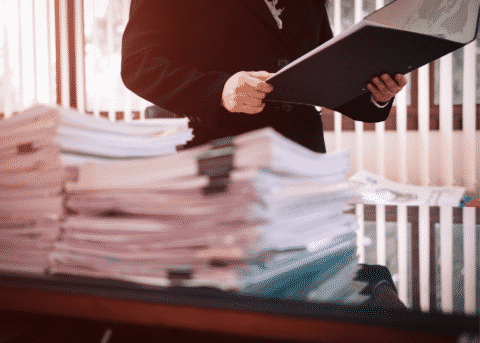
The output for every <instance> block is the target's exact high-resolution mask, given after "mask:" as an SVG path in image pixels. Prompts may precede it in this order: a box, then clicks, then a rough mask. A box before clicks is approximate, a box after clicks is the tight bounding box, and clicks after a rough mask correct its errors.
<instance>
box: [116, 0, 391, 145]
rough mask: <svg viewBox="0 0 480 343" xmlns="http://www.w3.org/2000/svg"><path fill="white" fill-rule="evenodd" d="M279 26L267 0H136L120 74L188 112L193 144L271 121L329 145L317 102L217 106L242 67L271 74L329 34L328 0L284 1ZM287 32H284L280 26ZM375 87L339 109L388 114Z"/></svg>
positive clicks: (144, 92) (302, 139) (373, 118)
mask: <svg viewBox="0 0 480 343" xmlns="http://www.w3.org/2000/svg"><path fill="white" fill-rule="evenodd" d="M282 21H283V25H284V26H283V27H284V29H283V30H279V28H278V26H277V24H276V22H275V20H274V18H273V16H272V14H271V12H270V11H269V9H268V7H267V5H266V4H265V2H264V0H132V2H131V8H130V18H129V22H128V24H127V26H126V29H125V33H124V35H123V41H122V79H123V82H124V83H125V85H126V86H127V87H128V88H129V89H130V90H132V91H133V92H134V93H136V94H138V95H139V96H141V97H142V98H144V99H146V100H148V101H150V102H152V103H154V104H155V105H158V106H160V107H163V108H166V109H167V110H170V111H172V112H174V113H176V114H178V115H181V116H187V117H189V118H190V119H191V123H192V126H193V128H194V134H195V139H194V140H193V141H192V142H190V143H189V145H188V146H189V147H190V146H195V145H199V144H204V143H206V142H208V141H210V140H212V139H215V138H220V137H225V136H231V135H238V134H241V133H244V132H247V131H251V130H255V129H259V128H262V127H266V126H271V127H273V128H274V129H275V130H276V131H278V132H280V133H281V134H283V135H284V136H286V137H288V138H290V139H292V140H294V141H296V142H298V143H300V144H302V145H303V146H305V147H307V148H309V149H311V150H313V151H316V152H325V142H324V138H323V128H322V119H321V116H320V115H319V113H318V112H317V111H316V109H315V108H314V107H312V106H305V105H292V104H284V105H282V104H279V103H266V106H265V108H264V110H263V111H262V112H261V113H259V114H256V115H249V114H244V113H230V112H228V111H227V110H225V109H224V108H223V107H221V106H220V100H221V95H222V91H223V87H224V85H225V83H226V81H227V80H228V79H229V78H230V76H232V75H233V74H235V73H237V72H239V71H260V70H265V71H268V72H271V73H274V72H276V71H278V70H279V69H281V68H282V67H283V66H284V65H285V64H286V63H289V62H291V61H293V60H295V59H296V58H298V57H300V56H302V55H304V54H305V53H307V52H309V51H310V50H312V49H314V48H316V47H317V46H318V45H320V44H322V43H324V42H325V41H327V40H329V39H330V38H331V37H332V31H331V29H330V25H329V22H328V17H327V13H326V9H325V4H324V2H323V1H318V0H286V3H285V11H284V13H283V14H282ZM282 31H283V32H282ZM390 109H391V104H390V105H389V106H387V107H386V108H385V109H379V108H377V107H375V105H373V104H372V103H370V93H367V94H366V95H364V96H362V97H360V98H358V99H355V100H353V101H351V102H349V103H347V104H345V105H343V106H341V107H339V108H337V109H335V110H336V111H338V112H341V113H342V114H344V115H347V116H349V117H350V118H352V119H354V120H360V121H364V122H378V121H383V120H385V119H386V118H387V117H388V114H389V112H390Z"/></svg>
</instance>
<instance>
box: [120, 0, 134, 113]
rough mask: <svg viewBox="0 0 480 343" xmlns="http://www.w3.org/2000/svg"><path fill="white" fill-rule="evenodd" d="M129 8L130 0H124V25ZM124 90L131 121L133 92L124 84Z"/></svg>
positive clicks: (126, 109)
mask: <svg viewBox="0 0 480 343" xmlns="http://www.w3.org/2000/svg"><path fill="white" fill-rule="evenodd" d="M129 10H130V0H124V1H123V8H122V22H123V25H127V22H128V15H129ZM122 88H123V91H124V99H125V102H124V104H125V106H124V110H123V112H124V120H125V121H127V122H129V121H131V120H132V118H133V113H132V103H133V98H132V92H131V91H130V90H128V89H127V87H125V86H123V87H122Z"/></svg>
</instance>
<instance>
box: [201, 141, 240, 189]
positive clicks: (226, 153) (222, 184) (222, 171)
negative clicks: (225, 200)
mask: <svg viewBox="0 0 480 343" xmlns="http://www.w3.org/2000/svg"><path fill="white" fill-rule="evenodd" d="M210 145H211V147H212V149H211V150H208V151H205V152H203V153H201V154H199V155H197V162H198V175H206V176H208V179H209V182H208V185H207V186H206V187H204V188H203V195H215V194H218V193H224V192H226V191H227V189H228V184H229V182H230V172H231V171H232V170H233V155H234V153H235V146H234V145H233V137H225V138H220V139H216V140H213V141H211V142H210Z"/></svg>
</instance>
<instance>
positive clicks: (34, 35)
mask: <svg viewBox="0 0 480 343" xmlns="http://www.w3.org/2000/svg"><path fill="white" fill-rule="evenodd" d="M35 2H36V1H32V2H31V4H32V23H33V24H32V43H33V44H32V50H33V51H32V52H33V102H35V103H36V102H38V64H37V27H36V24H35V22H36V15H35V7H36V6H35Z"/></svg>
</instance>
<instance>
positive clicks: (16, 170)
mask: <svg viewBox="0 0 480 343" xmlns="http://www.w3.org/2000/svg"><path fill="white" fill-rule="evenodd" d="M58 124H59V113H58V111H57V110H56V109H54V108H47V107H43V106H37V107H33V108H30V109H28V110H26V111H24V112H21V113H19V114H17V115H14V116H13V117H11V118H8V119H6V120H3V121H0V190H1V191H0V223H1V224H11V223H20V224H21V223H22V222H30V221H31V220H32V219H38V218H49V219H54V220H57V219H59V218H60V216H61V214H62V213H63V197H62V195H61V191H62V186H63V182H64V180H65V172H64V169H63V167H62V165H61V164H60V159H59V156H60V147H59V146H58V145H57V144H55V143H54V138H55V134H56V131H57V127H58Z"/></svg>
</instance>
